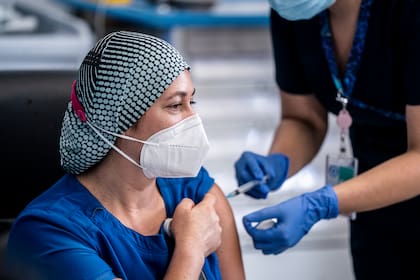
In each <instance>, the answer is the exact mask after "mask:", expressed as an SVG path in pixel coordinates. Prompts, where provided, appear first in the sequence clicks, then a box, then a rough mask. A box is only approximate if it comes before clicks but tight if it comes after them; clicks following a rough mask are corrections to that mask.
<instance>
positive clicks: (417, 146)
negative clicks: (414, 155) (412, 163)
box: [406, 105, 420, 152]
mask: <svg viewBox="0 0 420 280" xmlns="http://www.w3.org/2000/svg"><path fill="white" fill-rule="evenodd" d="M406 120H407V141H408V143H407V146H408V150H415V151H418V152H420V126H419V123H420V105H416V106H412V105H407V106H406Z"/></svg>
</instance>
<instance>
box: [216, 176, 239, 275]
mask: <svg viewBox="0 0 420 280" xmlns="http://www.w3.org/2000/svg"><path fill="white" fill-rule="evenodd" d="M209 192H210V193H211V194H213V195H214V196H216V200H217V202H216V211H217V214H218V215H219V218H220V225H221V227H222V244H221V246H220V247H219V249H217V251H216V254H217V257H218V259H219V265H220V272H221V275H222V278H223V279H229V280H231V279H238V280H243V279H245V271H244V266H243V261H242V253H241V247H240V242H239V236H238V231H237V227H236V222H235V218H234V214H233V211H232V208H231V206H230V204H229V202H228V201H227V199H226V197H225V195H224V193H223V192H222V190H221V189H220V187H219V186H218V185H217V184H214V185H213V187H212V188H211V189H210V191H209Z"/></svg>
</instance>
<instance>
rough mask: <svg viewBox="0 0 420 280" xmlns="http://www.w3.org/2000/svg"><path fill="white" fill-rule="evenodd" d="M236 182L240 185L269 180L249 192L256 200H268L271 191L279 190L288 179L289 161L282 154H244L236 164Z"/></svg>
mask: <svg viewBox="0 0 420 280" xmlns="http://www.w3.org/2000/svg"><path fill="white" fill-rule="evenodd" d="M235 172H236V180H237V181H238V184H239V185H242V184H244V183H246V182H249V181H252V180H262V179H263V178H264V176H267V177H268V179H267V180H266V181H265V183H263V184H260V185H258V186H256V187H254V188H252V189H251V190H249V191H248V192H246V194H247V195H249V196H252V197H254V198H266V197H267V195H268V193H269V192H270V191H274V190H277V189H278V188H279V187H280V186H281V185H282V184H283V182H284V181H285V180H286V178H287V173H288V172H289V159H288V158H287V157H286V156H285V155H282V154H271V155H268V156H262V155H258V154H255V153H253V152H248V151H247V152H244V153H243V154H242V155H241V157H240V158H239V159H238V160H237V161H236V162H235Z"/></svg>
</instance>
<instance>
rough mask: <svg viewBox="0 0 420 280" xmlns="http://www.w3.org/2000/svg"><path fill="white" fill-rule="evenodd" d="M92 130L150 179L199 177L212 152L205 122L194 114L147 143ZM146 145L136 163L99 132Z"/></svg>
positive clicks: (155, 135)
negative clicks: (209, 152) (206, 158)
mask: <svg viewBox="0 0 420 280" xmlns="http://www.w3.org/2000/svg"><path fill="white" fill-rule="evenodd" d="M88 124H89V125H90V127H91V128H92V129H93V130H94V131H95V132H96V133H97V134H98V135H99V136H100V137H101V138H102V139H103V140H104V141H106V142H107V143H108V144H109V145H110V146H111V147H112V148H113V149H114V150H115V151H116V152H118V153H119V154H120V155H122V156H123V157H125V158H126V159H127V160H129V161H130V162H132V163H133V164H135V165H136V166H138V167H140V168H142V169H143V173H144V175H145V176H146V177H148V178H156V177H164V178H181V177H195V176H197V174H198V172H199V171H200V168H201V166H202V164H203V161H204V159H205V157H206V155H207V152H208V151H209V149H210V145H209V141H208V139H207V135H206V132H205V130H204V127H203V124H202V121H201V119H200V117H199V116H198V115H197V114H194V115H192V116H190V117H188V118H186V119H184V120H182V121H180V122H178V123H176V124H175V125H173V126H171V127H168V128H166V129H163V130H161V131H158V132H157V133H155V134H153V135H152V136H150V137H149V138H148V139H147V140H146V141H143V140H140V139H136V138H133V137H130V136H126V135H120V134H115V133H112V132H110V131H106V130H104V129H101V128H99V127H97V126H94V125H93V124H91V123H89V122H88ZM99 130H100V131H103V132H106V133H109V134H112V135H115V136H117V137H120V138H123V139H127V140H131V141H135V142H140V143H143V144H144V145H143V148H142V150H141V152H140V162H139V163H138V162H136V161H135V160H133V159H132V158H130V157H129V156H128V155H127V154H126V153H124V152H123V151H121V150H120V149H119V148H118V147H116V146H115V145H113V144H112V143H111V142H110V141H109V140H108V139H106V138H105V137H104V136H103V135H102V134H101V133H100V131H99Z"/></svg>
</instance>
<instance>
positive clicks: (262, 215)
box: [242, 185, 339, 255]
mask: <svg viewBox="0 0 420 280" xmlns="http://www.w3.org/2000/svg"><path fill="white" fill-rule="evenodd" d="M338 214H339V213H338V200H337V196H336V194H335V191H334V189H333V188H332V186H330V185H327V186H325V187H323V188H320V189H319V190H316V191H313V192H309V193H305V194H302V195H299V196H297V197H294V198H291V199H289V200H286V201H284V202H282V203H279V204H277V205H274V206H271V207H267V208H264V209H261V210H258V211H256V212H253V213H251V214H248V215H246V216H244V217H243V219H242V222H243V224H244V227H245V230H246V231H247V232H248V234H249V235H250V236H251V237H252V240H253V242H254V247H255V249H260V250H262V252H263V253H264V254H266V255H267V254H279V253H281V252H283V251H284V250H286V249H288V248H290V247H292V246H294V245H295V244H296V243H297V242H298V241H299V240H300V239H301V238H302V237H303V236H304V235H305V234H306V233H308V231H309V230H310V229H311V227H312V226H313V225H314V224H315V223H316V222H318V221H319V220H321V219H331V218H335V217H337V216H338ZM267 219H277V222H276V223H275V224H274V225H273V226H272V227H271V228H268V229H257V228H256V227H255V225H254V226H253V224H255V223H259V222H262V221H265V220H267Z"/></svg>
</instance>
